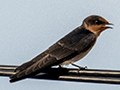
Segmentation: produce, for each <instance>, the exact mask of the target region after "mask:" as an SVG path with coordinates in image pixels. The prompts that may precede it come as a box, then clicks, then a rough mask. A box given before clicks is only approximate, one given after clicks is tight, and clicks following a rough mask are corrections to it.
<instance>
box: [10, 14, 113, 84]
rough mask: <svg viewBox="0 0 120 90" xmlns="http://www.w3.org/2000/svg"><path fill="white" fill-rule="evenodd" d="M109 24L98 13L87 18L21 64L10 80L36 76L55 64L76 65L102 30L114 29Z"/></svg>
mask: <svg viewBox="0 0 120 90" xmlns="http://www.w3.org/2000/svg"><path fill="white" fill-rule="evenodd" d="M108 25H113V24H111V23H109V22H108V21H107V20H105V19H104V18H103V17H101V16H98V15H91V16H89V17H87V18H85V19H84V21H83V23H82V25H81V26H79V27H77V28H76V29H74V30H73V31H72V32H70V33H69V34H67V35H66V36H65V37H63V38H62V39H60V40H59V41H57V42H56V43H55V44H53V45H52V46H51V47H49V48H48V49H47V50H46V51H44V52H43V53H41V54H40V55H38V56H37V57H35V58H33V59H32V60H31V61H29V62H26V63H23V64H22V65H21V66H19V67H18V68H17V69H16V70H15V72H16V74H14V75H11V76H10V78H11V80H10V82H15V81H18V80H21V79H25V78H27V77H31V76H34V75H36V74H38V73H40V72H41V71H44V70H45V69H47V68H49V67H51V66H54V65H67V64H72V65H75V64H74V62H75V61H78V60H80V59H81V58H83V57H84V56H85V55H86V54H87V53H88V52H89V51H90V50H91V48H92V47H93V46H94V44H95V42H96V40H97V37H98V36H99V35H100V33H101V32H102V31H104V30H105V29H108V28H111V29H112V27H109V26H108ZM75 66H77V65H75Z"/></svg>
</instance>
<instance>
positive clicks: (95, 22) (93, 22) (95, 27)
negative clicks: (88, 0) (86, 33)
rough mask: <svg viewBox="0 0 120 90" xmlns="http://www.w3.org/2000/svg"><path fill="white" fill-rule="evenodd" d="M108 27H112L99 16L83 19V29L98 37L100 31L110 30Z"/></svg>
mask: <svg viewBox="0 0 120 90" xmlns="http://www.w3.org/2000/svg"><path fill="white" fill-rule="evenodd" d="M108 25H113V24H112V23H109V22H108V21H107V20H106V19H104V18H103V17H101V16H98V15H91V16H89V17H87V18H86V19H84V21H83V24H82V26H83V27H85V28H86V29H87V30H90V31H91V32H93V33H94V34H96V35H97V36H99V35H100V33H101V32H102V31H104V30H105V29H108V28H111V29H112V27H110V26H108Z"/></svg>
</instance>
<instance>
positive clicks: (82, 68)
mask: <svg viewBox="0 0 120 90" xmlns="http://www.w3.org/2000/svg"><path fill="white" fill-rule="evenodd" d="M71 65H73V66H76V67H78V68H79V69H78V73H79V71H80V70H84V69H87V66H85V67H81V66H78V65H76V64H74V63H73V62H71Z"/></svg>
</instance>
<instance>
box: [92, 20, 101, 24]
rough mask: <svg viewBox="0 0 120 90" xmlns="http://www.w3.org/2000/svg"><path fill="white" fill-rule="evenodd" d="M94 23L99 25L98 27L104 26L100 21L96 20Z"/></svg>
mask: <svg viewBox="0 0 120 90" xmlns="http://www.w3.org/2000/svg"><path fill="white" fill-rule="evenodd" d="M94 23H95V24H97V25H100V24H102V22H101V21H99V20H95V21H94Z"/></svg>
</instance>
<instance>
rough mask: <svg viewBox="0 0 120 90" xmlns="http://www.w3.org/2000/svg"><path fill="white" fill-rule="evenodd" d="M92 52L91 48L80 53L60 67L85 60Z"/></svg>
mask: <svg viewBox="0 0 120 90" xmlns="http://www.w3.org/2000/svg"><path fill="white" fill-rule="evenodd" d="M90 50H91V48H90V49H88V50H87V51H86V52H83V53H80V54H79V55H77V56H75V57H74V58H72V59H70V60H67V61H64V62H63V63H61V64H60V65H68V64H70V63H71V62H76V61H78V60H80V59H81V58H83V57H84V56H85V55H86V54H87V53H88V52H89V51H90Z"/></svg>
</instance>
